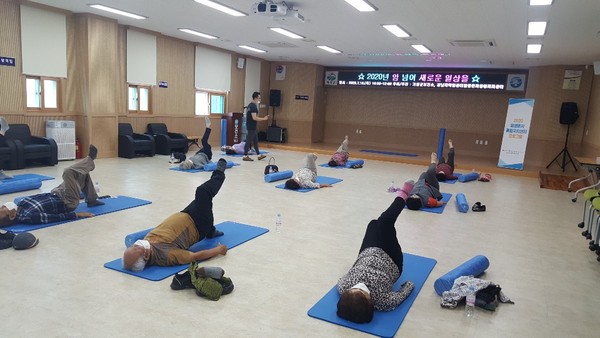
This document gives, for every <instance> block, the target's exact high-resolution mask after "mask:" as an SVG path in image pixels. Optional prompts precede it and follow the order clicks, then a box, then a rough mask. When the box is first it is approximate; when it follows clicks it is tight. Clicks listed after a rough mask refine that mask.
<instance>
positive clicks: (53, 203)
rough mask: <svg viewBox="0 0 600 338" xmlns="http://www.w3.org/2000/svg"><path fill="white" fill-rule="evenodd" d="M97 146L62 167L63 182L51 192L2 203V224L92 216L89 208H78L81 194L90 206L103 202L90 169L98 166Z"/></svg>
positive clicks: (102, 203) (41, 222)
mask: <svg viewBox="0 0 600 338" xmlns="http://www.w3.org/2000/svg"><path fill="white" fill-rule="evenodd" d="M97 154H98V149H96V147H95V146H94V145H90V149H89V155H88V156H87V157H85V158H84V159H82V160H81V161H79V162H77V163H75V164H73V165H72V166H70V167H67V168H66V169H65V170H64V171H63V182H62V183H61V184H60V185H59V186H57V187H56V188H54V189H52V191H51V192H49V193H44V194H38V195H33V196H28V197H25V198H23V199H22V200H21V201H19V203H18V204H15V203H14V202H7V203H5V204H4V205H3V206H2V207H0V227H3V226H9V225H12V224H16V223H20V224H44V223H52V222H58V221H64V220H71V219H77V218H87V217H92V216H94V214H92V213H90V212H75V211H74V210H75V209H76V208H77V207H78V206H79V199H80V197H81V194H83V196H84V198H85V202H86V203H87V206H88V207H96V206H100V205H104V202H102V201H100V200H98V194H97V193H96V189H95V187H94V182H93V181H92V178H91V176H90V172H91V171H93V170H94V169H95V167H96V165H95V163H94V160H95V159H96V156H97Z"/></svg>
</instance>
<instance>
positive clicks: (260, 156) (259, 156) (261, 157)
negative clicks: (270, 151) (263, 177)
mask: <svg viewBox="0 0 600 338" xmlns="http://www.w3.org/2000/svg"><path fill="white" fill-rule="evenodd" d="M265 157H267V155H258V160H259V161H260V160H262V159H263V158H265Z"/></svg>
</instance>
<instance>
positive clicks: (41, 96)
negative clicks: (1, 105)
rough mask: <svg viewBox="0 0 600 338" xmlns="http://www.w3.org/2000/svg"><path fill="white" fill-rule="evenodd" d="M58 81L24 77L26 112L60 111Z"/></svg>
mask: <svg viewBox="0 0 600 338" xmlns="http://www.w3.org/2000/svg"><path fill="white" fill-rule="evenodd" d="M59 84H60V79H58V78H49V77H35V76H26V77H25V91H26V97H27V110H42V111H58V110H60V90H59V89H60V88H59Z"/></svg>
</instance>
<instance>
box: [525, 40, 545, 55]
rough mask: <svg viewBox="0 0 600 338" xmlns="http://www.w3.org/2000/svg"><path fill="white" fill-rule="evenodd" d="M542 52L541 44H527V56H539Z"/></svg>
mask: <svg viewBox="0 0 600 338" xmlns="http://www.w3.org/2000/svg"><path fill="white" fill-rule="evenodd" d="M541 52H542V44H541V43H528V44H527V54H539V53H541Z"/></svg>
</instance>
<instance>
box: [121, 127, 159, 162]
mask: <svg viewBox="0 0 600 338" xmlns="http://www.w3.org/2000/svg"><path fill="white" fill-rule="evenodd" d="M155 153H156V144H155V143H154V137H153V136H152V135H148V134H136V133H134V132H133V128H132V127H131V124H129V123H119V157H124V158H133V157H135V155H136V154H141V155H146V156H154V154H155Z"/></svg>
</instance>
